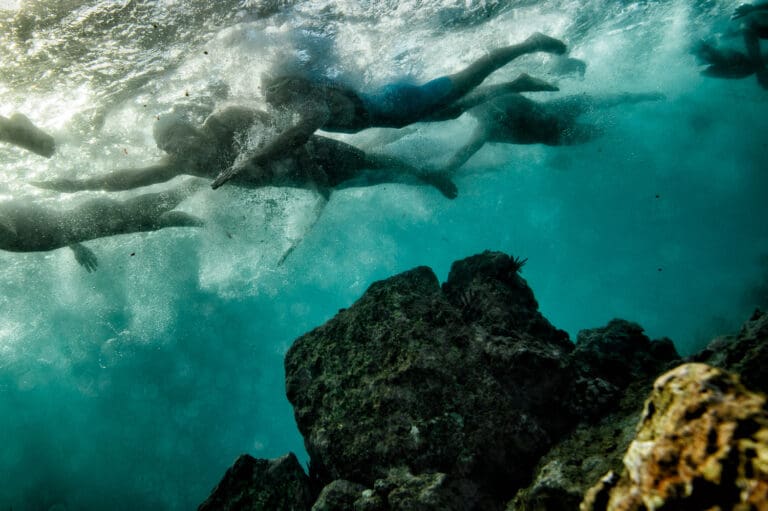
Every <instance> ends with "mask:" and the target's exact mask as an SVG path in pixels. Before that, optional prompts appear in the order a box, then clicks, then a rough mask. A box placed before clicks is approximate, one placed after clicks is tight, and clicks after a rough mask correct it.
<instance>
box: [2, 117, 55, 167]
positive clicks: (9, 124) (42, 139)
mask: <svg viewBox="0 0 768 511" xmlns="http://www.w3.org/2000/svg"><path fill="white" fill-rule="evenodd" d="M0 140H3V141H5V142H9V143H11V144H14V145H17V146H19V147H23V148H24V149H27V150H29V151H32V152H33V153H36V154H39V155H40V156H45V157H46V158H50V157H51V156H53V153H55V152H56V141H55V140H54V139H53V137H52V136H50V135H49V134H48V133H45V132H44V131H43V130H41V129H40V128H38V127H37V126H35V125H34V124H32V121H30V120H29V119H28V118H27V117H26V116H24V115H22V114H20V113H15V114H13V115H11V117H10V118H5V117H3V116H1V115H0Z"/></svg>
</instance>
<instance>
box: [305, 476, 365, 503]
mask: <svg viewBox="0 0 768 511" xmlns="http://www.w3.org/2000/svg"><path fill="white" fill-rule="evenodd" d="M365 490H366V488H365V486H363V485H362V484H357V483H353V482H350V481H345V480H343V479H337V480H336V481H331V482H330V483H329V484H327V485H326V486H325V488H323V490H322V491H321V492H320V495H319V496H318V497H317V500H316V501H315V503H314V505H313V506H312V511H342V510H345V509H355V501H357V500H358V499H362V498H363V497H364V495H363V492H365ZM368 492H369V493H371V492H370V490H368ZM366 496H368V495H366Z"/></svg>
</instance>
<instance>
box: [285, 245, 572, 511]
mask: <svg viewBox="0 0 768 511" xmlns="http://www.w3.org/2000/svg"><path fill="white" fill-rule="evenodd" d="M519 269H520V261H518V260H515V259H513V258H510V257H509V256H507V255H505V254H501V253H498V252H485V253H483V254H481V255H479V256H474V257H471V258H468V259H465V260H464V261H459V262H457V263H454V266H453V268H452V269H451V273H450V275H449V278H448V282H446V284H445V285H444V286H443V288H442V289H441V287H440V285H439V283H438V280H437V277H435V275H434V273H433V272H432V270H431V269H429V268H426V267H419V268H416V269H414V270H411V271H408V272H405V273H402V274H400V275H397V276H395V277H392V278H390V279H387V280H384V281H380V282H376V283H374V284H373V285H371V286H370V288H369V289H368V290H367V291H366V293H365V294H364V295H363V296H362V297H361V298H360V299H359V300H358V301H357V302H356V303H355V304H354V305H352V306H351V307H350V308H349V309H347V310H344V311H342V312H340V313H339V314H338V315H337V316H336V317H335V318H333V319H331V320H330V321H329V322H328V323H326V324H325V325H323V326H321V327H319V328H317V329H315V330H313V331H312V332H310V333H308V334H306V335H304V336H302V337H301V338H299V339H298V340H297V341H296V342H295V343H294V345H293V346H292V347H291V349H290V350H289V352H288V354H287V355H286V359H285V367H286V388H287V394H288V399H289V401H290V402H291V403H292V404H293V406H294V411H295V415H296V421H297V423H298V426H299V430H300V431H301V433H302V434H303V435H304V438H305V443H306V447H307V451H308V452H309V454H310V457H311V458H312V468H313V469H314V470H313V471H314V474H311V476H312V477H314V478H316V479H317V480H319V481H321V482H323V483H324V484H327V483H329V482H331V481H332V480H335V479H345V480H349V481H353V482H355V483H358V484H363V485H365V486H367V487H371V486H372V485H374V484H375V482H376V481H377V480H385V479H386V478H387V477H390V474H391V470H392V469H394V468H399V467H404V468H405V469H407V470H408V471H409V472H410V473H412V474H416V477H420V475H421V474H426V473H430V474H435V473H443V474H450V476H451V478H452V480H465V479H466V480H469V481H474V483H473V484H475V485H476V486H478V487H481V488H482V491H484V492H490V493H491V494H498V495H506V496H511V495H512V494H513V492H514V490H515V489H516V488H517V487H519V486H521V485H522V484H525V483H526V482H527V481H528V480H529V478H530V474H531V469H532V468H533V466H534V465H535V464H536V462H537V461H538V459H539V457H540V456H541V455H542V454H543V453H544V452H546V450H547V449H548V447H549V446H550V445H551V444H552V443H553V442H554V441H555V440H556V439H557V438H558V437H559V436H560V435H561V434H562V433H563V432H564V431H565V430H567V429H568V428H570V427H571V426H572V424H573V420H574V419H573V417H571V416H570V415H569V414H568V413H567V411H566V410H564V409H563V407H562V406H561V403H560V401H561V397H562V395H563V394H564V393H565V391H566V389H567V386H568V383H569V371H568V369H567V367H566V356H567V354H568V353H569V352H570V351H571V350H572V349H573V345H572V344H571V343H570V341H569V340H568V337H567V335H566V334H565V333H564V332H562V331H561V330H558V329H556V328H554V327H553V326H552V325H551V324H549V322H548V321H547V320H546V319H545V318H544V317H543V316H541V314H540V313H539V311H538V304H537V303H536V301H535V299H534V297H533V293H532V292H531V290H530V288H529V287H528V285H527V284H526V283H525V281H524V280H523V279H522V278H521V277H520V275H519V274H518V270H519ZM435 509H439V507H436V508H435Z"/></svg>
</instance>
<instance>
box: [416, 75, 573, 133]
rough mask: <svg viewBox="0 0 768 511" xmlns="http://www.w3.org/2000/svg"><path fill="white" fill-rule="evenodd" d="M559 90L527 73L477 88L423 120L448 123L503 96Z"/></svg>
mask: <svg viewBox="0 0 768 511" xmlns="http://www.w3.org/2000/svg"><path fill="white" fill-rule="evenodd" d="M558 90H560V89H559V88H558V87H557V86H555V85H552V84H551V83H549V82H546V81H544V80H541V79H539V78H534V77H533V76H531V75H529V74H527V73H523V74H521V75H520V76H518V77H517V78H515V79H514V80H512V81H511V82H504V83H498V84H495V85H486V86H483V87H477V88H476V89H475V90H473V91H471V92H469V93H468V94H466V95H465V96H464V97H462V98H459V99H457V100H456V101H454V102H453V103H451V104H449V105H448V106H446V107H445V108H443V109H441V110H439V111H437V112H435V113H434V114H432V115H430V116H429V117H427V118H425V119H423V120H425V121H447V120H450V119H455V118H457V117H459V116H460V115H461V114H463V113H464V112H466V111H467V110H469V109H470V108H472V107H475V106H477V105H479V104H481V103H485V102H486V101H489V100H491V99H493V98H495V97H497V96H501V95H503V94H509V93H520V92H539V91H550V92H554V91H558Z"/></svg>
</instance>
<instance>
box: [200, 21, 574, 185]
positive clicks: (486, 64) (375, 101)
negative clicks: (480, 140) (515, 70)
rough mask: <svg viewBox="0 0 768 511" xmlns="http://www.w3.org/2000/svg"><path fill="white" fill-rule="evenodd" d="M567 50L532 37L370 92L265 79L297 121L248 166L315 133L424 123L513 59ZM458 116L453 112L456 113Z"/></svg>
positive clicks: (230, 172) (225, 176) (226, 174)
mask: <svg viewBox="0 0 768 511" xmlns="http://www.w3.org/2000/svg"><path fill="white" fill-rule="evenodd" d="M565 50H566V47H565V44H564V43H563V42H562V41H559V40H557V39H554V38H552V37H549V36H546V35H544V34H539V33H536V34H534V35H532V36H531V37H529V38H528V39H526V40H525V41H524V42H522V43H520V44H516V45H512V46H507V47H504V48H499V49H496V50H494V51H492V52H490V53H489V54H487V55H485V56H484V57H481V58H480V59H478V60H477V61H475V62H474V63H473V64H471V65H469V66H468V67H467V68H465V69H464V70H462V71H459V72H457V73H454V74H452V75H448V76H443V77H440V78H436V79H434V80H431V81H429V82H427V83H425V84H423V85H413V84H408V83H393V84H390V85H387V86H385V87H383V88H382V89H380V90H379V91H377V92H375V93H373V94H363V93H359V92H357V91H355V90H353V89H351V88H348V87H344V86H341V85H338V84H328V83H318V82H316V81H312V80H310V79H307V78H303V77H299V76H281V77H277V78H274V79H269V80H264V84H263V85H264V91H265V97H266V100H267V103H269V104H270V105H271V106H273V107H276V108H283V109H288V110H290V111H292V112H295V113H297V114H298V115H299V116H300V120H299V122H298V123H297V124H295V125H294V126H292V127H290V128H289V129H287V130H286V131H284V132H283V133H281V134H280V135H279V136H278V137H277V138H276V139H275V140H274V141H272V142H271V143H270V144H268V145H267V146H266V147H264V148H263V149H262V150H261V151H260V152H259V153H258V154H256V155H254V156H253V157H252V158H251V162H252V163H253V164H256V165H261V164H263V163H264V162H265V161H270V160H273V159H275V158H277V157H279V156H280V155H282V154H284V153H285V152H286V151H290V150H291V149H293V148H295V147H299V146H301V145H302V144H304V142H306V141H307V140H308V139H309V137H310V136H311V135H312V134H313V133H314V132H315V131H316V130H318V129H323V130H325V131H335V132H342V133H355V132H358V131H361V130H364V129H366V128H373V127H385V128H402V127H404V126H407V125H409V124H412V123H415V122H419V121H422V120H428V119H429V117H430V116H433V115H435V114H436V113H438V112H439V111H441V110H445V109H449V108H450V107H451V105H452V104H453V103H455V102H457V101H459V100H460V99H461V98H463V97H464V96H465V95H467V94H468V93H469V92H471V91H472V90H473V89H475V88H476V87H477V86H478V85H480V84H481V83H482V82H483V81H484V80H485V79H486V78H487V77H488V75H490V74H491V73H493V72H494V71H496V70H497V69H499V68H501V67H503V66H504V65H506V64H508V63H509V62H511V61H512V60H514V59H515V58H517V57H519V56H521V55H525V54H528V53H534V52H547V53H553V54H557V55H562V54H563V53H565ZM510 83H514V82H510ZM517 92H521V91H517ZM462 112H463V110H461V111H456V115H459V114H461V113H462ZM246 165H247V164H246V163H243V164H238V165H233V166H231V167H229V168H227V169H225V170H224V171H223V172H221V173H220V174H219V176H218V177H217V178H216V179H215V180H214V182H213V184H212V187H213V188H218V187H219V186H221V185H222V184H224V183H225V182H227V181H228V180H230V179H232V177H234V176H235V175H237V174H238V173H239V172H241V171H242V170H243V168H244V167H245V166H246Z"/></svg>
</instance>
